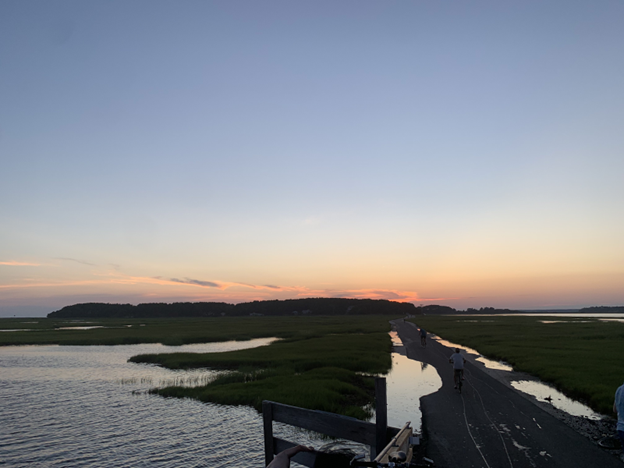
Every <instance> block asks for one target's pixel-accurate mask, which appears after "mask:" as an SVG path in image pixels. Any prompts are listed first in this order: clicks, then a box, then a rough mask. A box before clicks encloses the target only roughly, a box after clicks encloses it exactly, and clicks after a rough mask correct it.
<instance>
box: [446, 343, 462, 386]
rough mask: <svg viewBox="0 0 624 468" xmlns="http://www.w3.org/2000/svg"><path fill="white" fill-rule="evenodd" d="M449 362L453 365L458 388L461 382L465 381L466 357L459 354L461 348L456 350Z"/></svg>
mask: <svg viewBox="0 0 624 468" xmlns="http://www.w3.org/2000/svg"><path fill="white" fill-rule="evenodd" d="M449 362H451V363H453V380H454V381H455V388H457V386H458V385H459V381H460V380H464V364H465V363H466V360H465V359H464V356H462V355H461V353H460V352H459V348H455V352H454V353H453V354H452V355H451V358H450V359H449Z"/></svg>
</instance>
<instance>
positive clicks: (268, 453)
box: [262, 400, 275, 466]
mask: <svg viewBox="0 0 624 468" xmlns="http://www.w3.org/2000/svg"><path fill="white" fill-rule="evenodd" d="M262 423H263V425H264V466H267V465H268V464H269V463H271V462H272V461H273V454H274V453H275V446H274V441H273V404H272V403H271V402H270V401H266V400H265V401H263V402H262Z"/></svg>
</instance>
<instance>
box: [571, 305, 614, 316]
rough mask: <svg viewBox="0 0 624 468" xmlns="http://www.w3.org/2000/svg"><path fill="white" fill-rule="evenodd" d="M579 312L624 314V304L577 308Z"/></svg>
mask: <svg viewBox="0 0 624 468" xmlns="http://www.w3.org/2000/svg"><path fill="white" fill-rule="evenodd" d="M579 313H581V314H624V306H611V307H609V306H594V307H584V308H582V309H581V310H579Z"/></svg>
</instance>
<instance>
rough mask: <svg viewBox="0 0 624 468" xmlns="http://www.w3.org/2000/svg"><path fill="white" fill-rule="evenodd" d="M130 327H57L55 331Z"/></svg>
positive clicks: (129, 326)
mask: <svg viewBox="0 0 624 468" xmlns="http://www.w3.org/2000/svg"><path fill="white" fill-rule="evenodd" d="M131 327H132V325H122V326H118V327H105V326H103V325H93V326H89V327H58V328H55V330H93V329H95V328H131Z"/></svg>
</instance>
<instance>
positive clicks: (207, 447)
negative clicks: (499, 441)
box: [0, 337, 439, 468]
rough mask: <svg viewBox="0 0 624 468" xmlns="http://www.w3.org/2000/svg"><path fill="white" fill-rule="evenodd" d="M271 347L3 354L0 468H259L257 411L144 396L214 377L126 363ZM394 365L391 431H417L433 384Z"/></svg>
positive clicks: (423, 370)
mask: <svg viewBox="0 0 624 468" xmlns="http://www.w3.org/2000/svg"><path fill="white" fill-rule="evenodd" d="M394 339H395V341H396V340H397V338H396V337H394ZM272 341H273V339H259V340H251V341H244V342H226V343H209V344H197V345H186V346H178V347H170V346H163V345H160V344H142V345H119V346H11V347H0V401H1V402H2V403H1V404H0V421H1V422H2V423H1V424H0V465H7V466H11V467H40V466H45V467H84V466H89V467H114V466H123V467H148V466H149V467H160V466H162V467H176V466H179V467H210V468H218V467H226V466H227V467H234V468H243V467H244V468H247V467H253V466H257V467H260V466H264V464H263V461H264V441H263V429H262V417H261V415H259V414H258V413H257V411H256V410H255V409H253V408H250V407H245V406H222V405H215V404H210V403H201V402H199V401H196V400H192V399H168V398H162V397H160V396H157V395H150V394H148V393H147V390H149V389H150V388H154V387H162V386H166V385H189V386H194V385H201V384H205V383H206V382H208V381H210V380H211V379H212V378H213V377H214V376H215V375H216V373H215V372H213V371H209V370H193V371H176V370H169V369H164V368H162V367H157V366H151V365H141V364H134V363H129V362H127V361H128V358H130V357H131V356H134V355H137V354H145V353H163V352H196V353H204V352H224V351H232V350H235V349H245V348H253V347H257V346H263V345H267V344H269V343H271V342H272ZM395 345H396V346H400V345H399V343H398V342H396V343H395ZM397 349H398V348H397ZM392 362H393V369H392V371H391V372H390V373H389V374H388V375H387V376H386V378H387V383H388V387H387V389H388V419H389V424H390V425H392V426H395V427H396V426H398V427H401V426H402V425H403V424H404V423H405V422H407V421H411V422H412V427H414V429H415V430H417V431H419V430H420V421H421V415H420V408H419V398H420V396H422V395H424V394H427V393H431V392H433V391H435V390H437V388H438V387H439V384H438V386H437V387H436V384H435V381H436V378H437V379H438V380H439V377H438V375H437V372H436V371H435V369H433V368H432V367H429V366H426V365H422V364H421V363H419V362H417V361H411V360H408V359H407V358H406V357H405V356H403V355H401V354H400V353H399V352H395V353H392ZM431 382H434V383H433V384H432V383H431ZM274 432H275V434H276V435H277V436H278V437H282V438H285V439H288V440H293V441H295V440H296V441H298V442H299V443H303V444H307V445H312V446H314V447H316V448H319V447H321V446H323V445H326V444H327V443H328V442H329V441H328V440H326V439H322V438H321V437H319V436H318V435H316V434H313V433H310V432H307V431H302V430H298V429H295V428H291V427H289V426H285V425H281V424H275V427H274ZM293 465H295V464H294V463H293Z"/></svg>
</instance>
